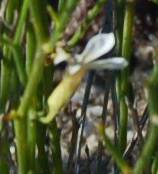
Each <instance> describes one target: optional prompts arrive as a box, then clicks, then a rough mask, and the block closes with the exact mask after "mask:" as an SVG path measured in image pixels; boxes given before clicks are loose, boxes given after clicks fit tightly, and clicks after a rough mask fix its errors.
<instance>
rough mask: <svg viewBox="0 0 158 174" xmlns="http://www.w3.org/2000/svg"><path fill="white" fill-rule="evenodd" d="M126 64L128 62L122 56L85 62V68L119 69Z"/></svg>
mask: <svg viewBox="0 0 158 174" xmlns="http://www.w3.org/2000/svg"><path fill="white" fill-rule="evenodd" d="M127 65H128V62H127V60H126V59H125V58H123V57H115V58H108V59H101V60H97V61H94V62H91V63H88V64H85V67H86V68H87V69H95V70H103V69H108V70H120V69H123V68H125V67H126V66H127Z"/></svg>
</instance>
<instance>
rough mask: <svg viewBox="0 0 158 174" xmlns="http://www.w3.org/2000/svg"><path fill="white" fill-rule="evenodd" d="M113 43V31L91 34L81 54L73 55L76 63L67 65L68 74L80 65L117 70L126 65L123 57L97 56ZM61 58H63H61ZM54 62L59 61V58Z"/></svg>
mask: <svg viewBox="0 0 158 174" xmlns="http://www.w3.org/2000/svg"><path fill="white" fill-rule="evenodd" d="M114 45H115V37H114V34H113V33H99V34H97V35H95V36H93V37H92V38H91V39H90V40H89V42H88V43H87V45H86V47H85V49H84V50H83V52H82V53H81V54H77V55H76V56H75V59H76V63H75V64H74V65H69V67H68V71H69V73H70V74H74V73H76V72H77V71H78V70H79V69H80V68H81V67H84V68H86V69H94V70H103V69H109V70H119V69H123V68H125V67H126V66H127V65H128V62H127V61H126V59H125V58H123V57H112V58H106V59H99V60H98V58H99V57H101V56H103V55H105V54H107V53H108V52H109V51H110V50H111V49H112V48H113V47H114ZM61 60H63V58H62V59H61ZM56 62H58V63H59V62H60V60H59V58H58V60H56Z"/></svg>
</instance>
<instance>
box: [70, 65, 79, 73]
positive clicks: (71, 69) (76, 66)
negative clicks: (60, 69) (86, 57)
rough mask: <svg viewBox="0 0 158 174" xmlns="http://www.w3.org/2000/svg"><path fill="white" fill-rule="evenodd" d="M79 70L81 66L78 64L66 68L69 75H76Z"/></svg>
mask: <svg viewBox="0 0 158 174" xmlns="http://www.w3.org/2000/svg"><path fill="white" fill-rule="evenodd" d="M80 68H81V65H80V64H76V65H70V66H69V67H68V72H69V74H71V75H73V74H75V73H77V72H78V71H79V70H80Z"/></svg>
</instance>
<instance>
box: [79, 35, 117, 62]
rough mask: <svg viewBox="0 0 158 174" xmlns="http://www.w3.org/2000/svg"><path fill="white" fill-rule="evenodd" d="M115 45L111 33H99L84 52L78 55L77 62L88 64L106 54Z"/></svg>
mask: <svg viewBox="0 0 158 174" xmlns="http://www.w3.org/2000/svg"><path fill="white" fill-rule="evenodd" d="M114 45H115V37H114V34H113V33H106V34H105V33H99V34H97V35H95V36H93V37H92V38H91V39H90V40H89V42H88V43H87V45H86V47H85V49H84V51H83V52H82V53H81V54H80V55H78V59H77V61H78V62H83V63H88V62H91V61H93V60H95V59H97V58H99V57H100V56H102V55H104V54H106V53H108V52H109V51H110V50H111V49H112V48H113V47H114Z"/></svg>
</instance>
